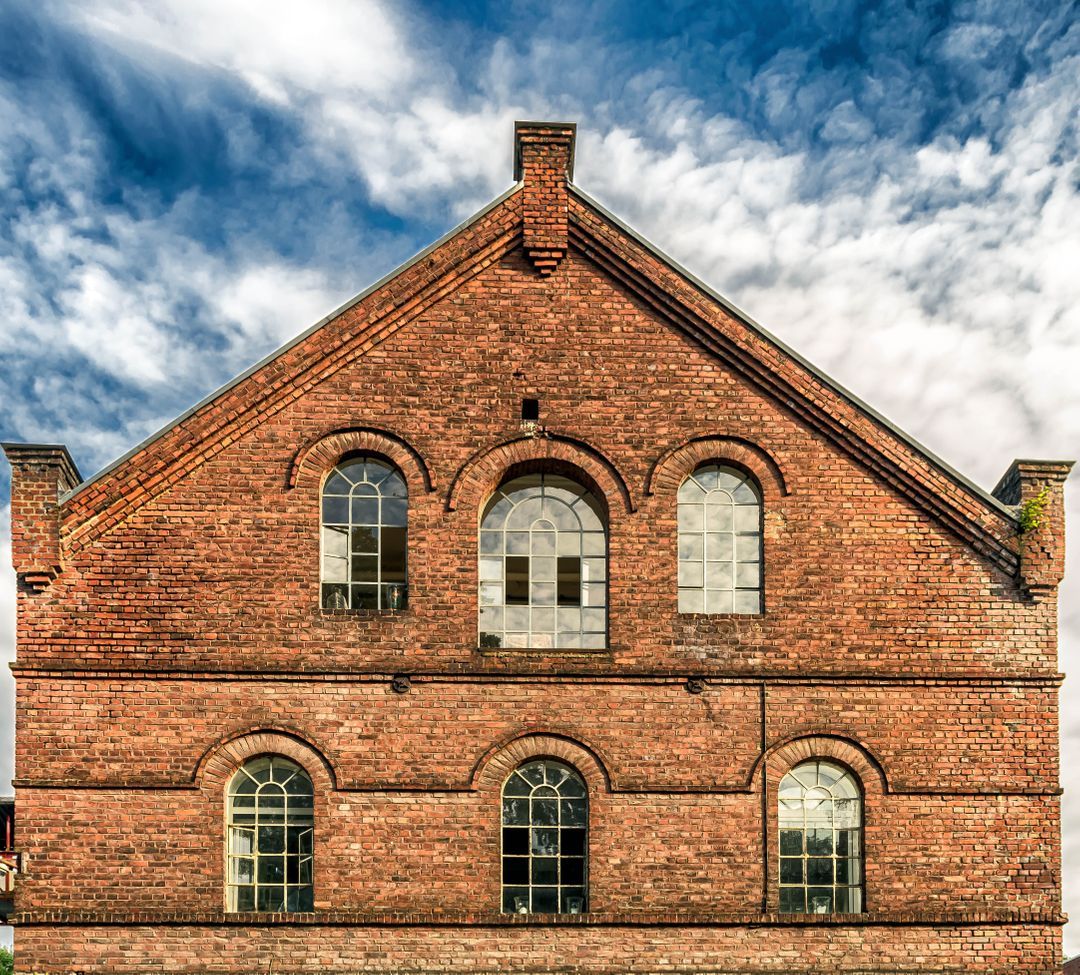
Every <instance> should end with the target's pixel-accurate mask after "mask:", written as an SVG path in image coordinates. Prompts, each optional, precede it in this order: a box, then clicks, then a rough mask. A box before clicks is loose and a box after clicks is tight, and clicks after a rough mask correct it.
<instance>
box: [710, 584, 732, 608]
mask: <svg viewBox="0 0 1080 975" xmlns="http://www.w3.org/2000/svg"><path fill="white" fill-rule="evenodd" d="M731 607H732V596H731V590H730V589H717V590H709V591H707V592H706V593H705V612H706V613H730V612H731Z"/></svg>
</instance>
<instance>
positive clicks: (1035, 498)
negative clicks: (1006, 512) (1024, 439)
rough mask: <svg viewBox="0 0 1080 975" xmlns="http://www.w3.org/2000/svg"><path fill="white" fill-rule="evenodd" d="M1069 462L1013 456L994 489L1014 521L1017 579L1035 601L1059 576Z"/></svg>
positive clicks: (1050, 590) (1062, 570) (1046, 593)
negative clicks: (1012, 511)
mask: <svg viewBox="0 0 1080 975" xmlns="http://www.w3.org/2000/svg"><path fill="white" fill-rule="evenodd" d="M1072 466H1073V461H1067V460H1066V461H1061V460H1014V461H1013V462H1012V465H1011V466H1010V467H1009V469H1008V470H1007V471H1006V472H1005V476H1004V477H1002V479H1001V480H1000V481H999V482H998V485H997V487H996V488H994V497H995V498H997V499H998V500H999V501H1002V502H1004V503H1005V504H1007V505H1012V506H1013V507H1014V508H1015V510H1016V516H1017V518H1018V519H1019V522H1020V531H1019V533H1018V536H1017V547H1018V552H1019V555H1020V580H1021V582H1022V583H1023V586H1024V589H1025V590H1026V591H1027V593H1028V595H1029V596H1030V597H1031V598H1032V599H1033V600H1035V601H1036V602H1039V601H1041V600H1043V599H1046V598H1047V597H1051V596H1053V595H1054V594H1055V593H1056V592H1057V587H1058V585H1059V584H1060V583H1061V580H1062V578H1063V577H1064V575H1065V479H1066V478H1067V477H1068V476H1069V471H1070V470H1072Z"/></svg>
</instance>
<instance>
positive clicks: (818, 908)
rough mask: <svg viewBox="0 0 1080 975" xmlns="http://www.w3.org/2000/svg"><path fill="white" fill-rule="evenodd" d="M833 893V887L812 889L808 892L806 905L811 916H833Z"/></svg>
mask: <svg viewBox="0 0 1080 975" xmlns="http://www.w3.org/2000/svg"><path fill="white" fill-rule="evenodd" d="M832 895H833V891H832V888H831V887H810V888H808V889H807V891H806V905H807V909H808V911H809V912H810V913H811V914H832V910H833V907H832V904H833V898H832Z"/></svg>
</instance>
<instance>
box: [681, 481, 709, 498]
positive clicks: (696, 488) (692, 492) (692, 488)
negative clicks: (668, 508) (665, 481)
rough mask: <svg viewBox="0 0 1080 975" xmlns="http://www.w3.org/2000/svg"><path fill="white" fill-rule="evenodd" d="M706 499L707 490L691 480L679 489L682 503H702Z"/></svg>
mask: <svg viewBox="0 0 1080 975" xmlns="http://www.w3.org/2000/svg"><path fill="white" fill-rule="evenodd" d="M704 497H705V489H704V488H703V487H702V486H701V485H700V484H698V483H697V482H696V481H694V480H693V479H691V478H687V479H686V480H685V481H683V482H682V486H681V487H680V488H679V495H678V499H679V500H680V501H701V499H702V498H704Z"/></svg>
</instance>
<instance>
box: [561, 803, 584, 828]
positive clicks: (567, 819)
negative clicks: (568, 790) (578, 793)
mask: <svg viewBox="0 0 1080 975" xmlns="http://www.w3.org/2000/svg"><path fill="white" fill-rule="evenodd" d="M585 816H586V810H585V803H584V802H583V801H582V800H580V799H563V801H562V825H563V826H584V825H585Z"/></svg>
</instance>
